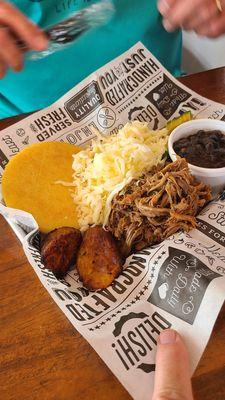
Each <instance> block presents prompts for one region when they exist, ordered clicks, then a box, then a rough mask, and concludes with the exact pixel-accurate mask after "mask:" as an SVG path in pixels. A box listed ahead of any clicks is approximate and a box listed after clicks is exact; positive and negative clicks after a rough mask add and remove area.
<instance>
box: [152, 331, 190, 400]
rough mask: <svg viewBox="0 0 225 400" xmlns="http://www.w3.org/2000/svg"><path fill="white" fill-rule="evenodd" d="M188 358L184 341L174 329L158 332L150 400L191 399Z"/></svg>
mask: <svg viewBox="0 0 225 400" xmlns="http://www.w3.org/2000/svg"><path fill="white" fill-rule="evenodd" d="M189 368H190V367H189V358H188V353H187V350H186V347H185V345H184V342H183V341H182V339H181V337H180V335H179V334H178V333H177V332H176V331H174V330H165V331H163V332H162V333H161V334H160V337H159V341H158V346H157V354H156V372H155V387H154V393H153V397H152V400H193V395H192V388H191V377H190V370H189Z"/></svg>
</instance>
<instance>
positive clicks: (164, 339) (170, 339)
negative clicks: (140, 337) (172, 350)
mask: <svg viewBox="0 0 225 400" xmlns="http://www.w3.org/2000/svg"><path fill="white" fill-rule="evenodd" d="M176 339H177V333H176V332H175V331H174V330H172V329H166V330H165V331H163V332H161V333H160V336H159V342H160V344H173V343H175V342H176Z"/></svg>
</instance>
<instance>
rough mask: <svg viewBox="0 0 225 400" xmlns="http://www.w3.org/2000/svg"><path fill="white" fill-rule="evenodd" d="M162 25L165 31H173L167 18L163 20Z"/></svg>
mask: <svg viewBox="0 0 225 400" xmlns="http://www.w3.org/2000/svg"><path fill="white" fill-rule="evenodd" d="M163 26H164V28H165V30H166V31H167V32H173V31H174V27H173V25H172V24H171V23H170V22H169V21H168V20H167V19H164V20H163Z"/></svg>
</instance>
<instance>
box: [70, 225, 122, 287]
mask: <svg viewBox="0 0 225 400" xmlns="http://www.w3.org/2000/svg"><path fill="white" fill-rule="evenodd" d="M76 265H77V269H78V273H79V276H80V279H81V280H82V281H83V284H84V286H86V287H87V288H88V289H89V290H97V289H104V288H107V287H108V286H109V285H111V283H112V282H113V280H114V279H115V278H116V277H117V276H118V275H119V274H120V272H121V270H122V266H123V259H122V257H121V255H120V253H119V250H118V248H117V245H116V242H115V240H114V238H113V236H112V234H111V233H110V232H107V231H105V230H104V229H103V228H102V227H100V226H95V227H91V228H89V229H88V230H87V231H86V232H85V234H84V237H83V242H82V244H81V246H80V249H79V251H78V256H77V262H76Z"/></svg>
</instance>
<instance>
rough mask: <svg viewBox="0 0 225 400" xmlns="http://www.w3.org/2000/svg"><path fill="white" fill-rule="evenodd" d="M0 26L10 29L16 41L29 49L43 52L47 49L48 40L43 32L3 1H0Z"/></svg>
mask: <svg viewBox="0 0 225 400" xmlns="http://www.w3.org/2000/svg"><path fill="white" fill-rule="evenodd" d="M0 25H3V26H6V27H8V28H9V29H11V30H12V32H13V33H14V34H15V35H17V36H18V39H20V40H21V41H23V42H24V43H25V44H26V45H27V46H28V47H29V48H31V49H34V50H44V49H45V48H46V47H47V43H48V40H47V37H46V35H45V34H44V32H43V31H42V30H41V29H40V28H39V27H38V26H36V25H35V24H33V23H32V22H31V21H29V20H28V18H26V17H25V15H23V14H22V13H21V12H20V11H19V10H17V9H16V8H15V7H13V6H12V5H11V4H9V3H5V2H4V1H0Z"/></svg>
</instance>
